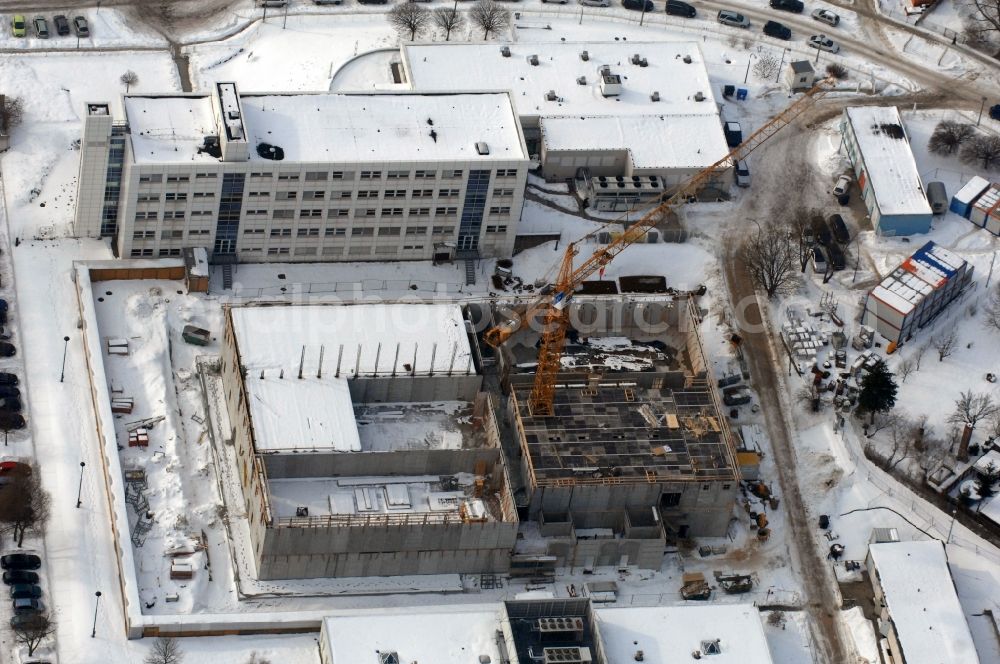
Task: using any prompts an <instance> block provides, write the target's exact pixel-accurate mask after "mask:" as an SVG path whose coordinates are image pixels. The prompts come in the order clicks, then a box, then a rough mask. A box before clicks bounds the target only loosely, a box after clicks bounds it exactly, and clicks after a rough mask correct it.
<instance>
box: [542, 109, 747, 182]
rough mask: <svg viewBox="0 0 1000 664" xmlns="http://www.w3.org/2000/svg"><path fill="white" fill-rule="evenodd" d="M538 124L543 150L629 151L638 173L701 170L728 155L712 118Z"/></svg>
mask: <svg viewBox="0 0 1000 664" xmlns="http://www.w3.org/2000/svg"><path fill="white" fill-rule="evenodd" d="M702 103H704V102H702ZM714 108H715V107H714V105H713V106H712V110H714ZM540 125H541V130H542V141H543V142H544V144H545V148H546V149H547V150H585V151H593V150H624V149H628V150H629V154H630V155H631V158H632V165H633V166H634V167H635V168H638V169H643V168H650V169H653V168H692V169H702V168H706V167H708V166H711V165H712V164H714V163H715V162H717V161H718V160H720V159H722V158H723V157H725V156H726V155H727V154H728V153H729V147H728V146H727V145H726V140H725V138H724V137H723V134H722V129H721V128H720V125H719V118H718V116H717V115H712V114H709V115H628V116H624V117H613V116H603V117H596V116H573V117H569V116H566V117H546V118H542V119H541V121H540Z"/></svg>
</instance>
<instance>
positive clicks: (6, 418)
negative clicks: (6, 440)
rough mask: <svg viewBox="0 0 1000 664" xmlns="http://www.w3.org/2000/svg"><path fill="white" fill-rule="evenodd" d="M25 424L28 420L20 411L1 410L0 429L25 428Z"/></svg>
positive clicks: (14, 429) (15, 429)
mask: <svg viewBox="0 0 1000 664" xmlns="http://www.w3.org/2000/svg"><path fill="white" fill-rule="evenodd" d="M25 424H27V422H25V421H24V416H23V415H21V414H20V413H12V412H10V411H6V410H0V431H17V430H18V429H23V428H24V425H25Z"/></svg>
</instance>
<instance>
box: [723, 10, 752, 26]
mask: <svg viewBox="0 0 1000 664" xmlns="http://www.w3.org/2000/svg"><path fill="white" fill-rule="evenodd" d="M716 20H717V21H718V22H719V23H721V24H722V25H729V26H732V27H734V28H749V27H750V19H748V18H747V17H746V16H744V15H743V14H740V13H738V12H734V11H732V10H730V9H723V10H721V11H720V12H719V15H718V16H717V17H716Z"/></svg>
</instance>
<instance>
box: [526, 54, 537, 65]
mask: <svg viewBox="0 0 1000 664" xmlns="http://www.w3.org/2000/svg"><path fill="white" fill-rule="evenodd" d="M528 62H529V63H531V66H532V67H537V66H538V56H537V55H529V56H528Z"/></svg>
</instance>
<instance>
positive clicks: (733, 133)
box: [722, 122, 743, 148]
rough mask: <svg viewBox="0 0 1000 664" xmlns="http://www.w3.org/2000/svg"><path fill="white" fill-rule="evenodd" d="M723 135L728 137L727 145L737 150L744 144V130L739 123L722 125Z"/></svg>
mask: <svg viewBox="0 0 1000 664" xmlns="http://www.w3.org/2000/svg"><path fill="white" fill-rule="evenodd" d="M722 133H723V134H725V135H726V145H728V146H729V147H731V148H735V147H736V146H737V145H739V144H740V143H742V142H743V128H742V127H740V123H739V122H726V123H724V124H723V125H722Z"/></svg>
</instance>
